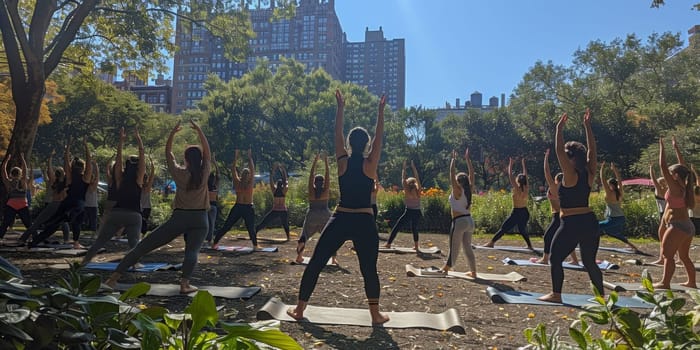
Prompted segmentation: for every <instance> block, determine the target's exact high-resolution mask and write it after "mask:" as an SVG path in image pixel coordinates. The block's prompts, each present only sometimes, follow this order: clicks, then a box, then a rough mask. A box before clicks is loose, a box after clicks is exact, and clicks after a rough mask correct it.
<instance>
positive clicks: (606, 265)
mask: <svg viewBox="0 0 700 350" xmlns="http://www.w3.org/2000/svg"><path fill="white" fill-rule="evenodd" d="M503 263H504V264H506V265H516V266H540V267H549V265H548V264H538V263H536V262H532V261H530V260H526V259H511V258H505V259H503ZM561 266H562V267H563V268H565V269H570V270H578V271H585V270H586V269H585V267H584V266H583V265H575V264H572V263H568V262H563V263H562V264H561ZM598 268H599V269H601V270H618V269H619V268H620V266H618V265H617V264H613V263H611V262H609V261H607V260H602V261H599V262H598Z"/></svg>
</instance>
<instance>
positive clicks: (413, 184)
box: [384, 160, 422, 251]
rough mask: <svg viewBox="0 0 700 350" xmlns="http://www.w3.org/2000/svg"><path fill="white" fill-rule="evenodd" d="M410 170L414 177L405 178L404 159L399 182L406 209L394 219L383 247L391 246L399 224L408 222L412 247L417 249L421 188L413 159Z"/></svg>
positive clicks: (399, 226)
mask: <svg viewBox="0 0 700 350" xmlns="http://www.w3.org/2000/svg"><path fill="white" fill-rule="evenodd" d="M411 170H412V171H413V176H414V177H409V178H406V161H405V160H404V161H403V168H402V169H401V183H402V184H403V193H404V198H403V204H404V205H405V206H406V209H405V210H404V212H403V214H401V217H399V219H398V220H397V221H396V224H394V228H393V229H391V234H390V235H389V240H387V241H386V244H385V245H384V247H385V248H391V243H392V242H394V239H395V238H396V234H397V233H399V229H400V228H401V226H402V225H403V224H404V223H408V224H409V225H410V227H411V232H413V249H415V250H416V251H418V224H420V218H421V215H422V214H421V211H420V191H421V190H422V188H421V185H420V177H418V171H417V170H416V165H415V164H414V163H413V161H411Z"/></svg>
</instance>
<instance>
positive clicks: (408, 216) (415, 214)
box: [386, 208, 421, 244]
mask: <svg viewBox="0 0 700 350" xmlns="http://www.w3.org/2000/svg"><path fill="white" fill-rule="evenodd" d="M420 218H421V212H420V209H409V208H406V210H404V212H403V214H402V215H401V217H400V218H399V220H398V221H396V225H394V228H393V229H391V235H389V240H388V241H387V242H386V244H391V242H393V241H394V238H396V234H397V233H399V229H400V228H401V225H403V224H404V223H405V222H406V221H408V222H409V224H410V225H411V231H412V232H413V242H418V224H420Z"/></svg>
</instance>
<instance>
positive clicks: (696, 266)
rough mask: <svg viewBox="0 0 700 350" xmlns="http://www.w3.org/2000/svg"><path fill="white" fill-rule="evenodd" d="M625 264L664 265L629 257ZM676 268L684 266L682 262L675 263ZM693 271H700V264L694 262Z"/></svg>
mask: <svg viewBox="0 0 700 350" xmlns="http://www.w3.org/2000/svg"><path fill="white" fill-rule="evenodd" d="M625 264H628V265H638V266H656V267H664V265H663V264H652V263H649V262H646V261H644V260H640V259H630V260H625ZM676 268H684V267H683V264H679V263H678V262H677V263H676ZM695 271H700V264H697V263H696V264H695Z"/></svg>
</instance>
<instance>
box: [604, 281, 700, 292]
mask: <svg viewBox="0 0 700 350" xmlns="http://www.w3.org/2000/svg"><path fill="white" fill-rule="evenodd" d="M603 286H604V287H605V288H608V289H610V290H614V291H616V292H633V291H646V290H647V289H646V288H644V286H643V285H642V284H641V283H623V282H608V281H603ZM666 290H668V289H655V290H654V291H658V292H661V291H666ZM671 290H672V291H683V292H685V291H689V290H695V291H697V290H698V289H697V288H690V287H686V286H682V285H680V284H678V283H671Z"/></svg>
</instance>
